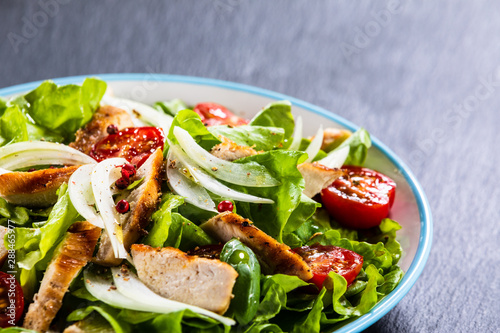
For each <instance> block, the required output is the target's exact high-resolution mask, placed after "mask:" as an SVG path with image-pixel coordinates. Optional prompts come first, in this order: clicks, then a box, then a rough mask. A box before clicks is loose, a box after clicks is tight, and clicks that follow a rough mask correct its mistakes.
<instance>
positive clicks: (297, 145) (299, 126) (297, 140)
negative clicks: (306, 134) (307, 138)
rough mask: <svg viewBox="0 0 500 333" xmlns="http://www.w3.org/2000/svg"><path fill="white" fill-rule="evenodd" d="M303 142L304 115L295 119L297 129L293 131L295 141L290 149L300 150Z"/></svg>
mask: <svg viewBox="0 0 500 333" xmlns="http://www.w3.org/2000/svg"><path fill="white" fill-rule="evenodd" d="M301 142H302V117H301V116H298V117H297V120H296V121H295V129H294V131H293V141H292V144H291V145H290V147H288V150H299V148H300V143H301Z"/></svg>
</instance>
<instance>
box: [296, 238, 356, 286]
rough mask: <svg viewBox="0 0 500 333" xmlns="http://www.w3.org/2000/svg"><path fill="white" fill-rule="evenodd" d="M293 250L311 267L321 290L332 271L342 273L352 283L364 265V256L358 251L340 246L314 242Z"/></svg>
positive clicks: (315, 282) (314, 280) (312, 281)
mask: <svg viewBox="0 0 500 333" xmlns="http://www.w3.org/2000/svg"><path fill="white" fill-rule="evenodd" d="M293 251H294V252H295V253H297V254H299V255H300V256H301V257H302V258H304V261H305V262H306V263H307V264H308V265H309V267H311V270H312V273H313V278H312V279H311V280H309V282H311V283H314V284H315V285H316V286H317V287H318V289H320V290H321V288H322V287H323V282H324V281H325V279H326V277H327V276H328V273H330V272H331V271H333V272H335V273H337V274H339V275H341V276H343V277H344V279H346V281H347V285H350V284H351V283H352V282H353V281H354V279H356V276H358V274H359V272H360V271H361V268H362V267H363V257H362V256H360V255H359V254H357V253H356V252H353V251H350V250H346V249H343V248H341V247H338V246H331V245H329V246H323V245H320V244H314V245H311V246H302V247H298V248H296V249H293Z"/></svg>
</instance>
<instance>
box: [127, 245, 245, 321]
mask: <svg viewBox="0 0 500 333" xmlns="http://www.w3.org/2000/svg"><path fill="white" fill-rule="evenodd" d="M132 257H133V258H134V265H135V268H136V269H137V275H138V276H139V278H140V279H141V281H142V282H143V283H144V284H145V285H146V286H147V287H148V288H149V289H151V290H153V291H154V292H155V293H157V294H159V295H161V296H163V297H166V298H169V299H172V300H175V301H179V302H183V303H186V304H191V305H196V306H199V307H202V308H204V309H207V310H210V311H213V312H216V313H219V314H223V313H224V312H226V310H227V308H228V307H229V303H230V301H231V298H232V297H233V295H232V290H233V286H234V283H235V282H236V278H237V277H238V273H237V272H236V270H234V268H232V267H231V266H230V265H229V264H227V263H225V262H222V261H220V260H217V259H206V258H200V257H197V256H190V255H187V254H186V253H184V252H182V251H181V250H179V249H176V248H172V247H164V248H152V247H151V246H148V245H142V244H134V245H132Z"/></svg>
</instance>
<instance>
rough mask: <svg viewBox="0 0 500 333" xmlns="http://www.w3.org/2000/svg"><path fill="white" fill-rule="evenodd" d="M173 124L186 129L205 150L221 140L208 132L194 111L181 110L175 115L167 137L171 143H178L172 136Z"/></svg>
mask: <svg viewBox="0 0 500 333" xmlns="http://www.w3.org/2000/svg"><path fill="white" fill-rule="evenodd" d="M175 126H179V127H180V128H182V129H185V130H186V131H188V132H189V134H191V136H192V137H193V139H195V140H196V142H197V143H198V144H199V145H200V146H202V147H203V148H205V149H206V150H210V149H211V148H212V147H213V146H215V145H216V144H218V143H220V142H221V141H220V140H219V139H217V137H216V136H215V135H213V134H212V133H210V132H209V130H208V129H207V128H206V127H205V125H203V123H202V121H201V118H200V116H199V115H198V114H197V113H196V112H194V111H191V110H182V111H179V112H178V113H177V114H176V115H175V117H174V120H173V121H172V126H171V127H170V132H169V133H168V139H169V140H170V141H171V142H172V143H178V141H177V139H176V138H175V136H174V127H175Z"/></svg>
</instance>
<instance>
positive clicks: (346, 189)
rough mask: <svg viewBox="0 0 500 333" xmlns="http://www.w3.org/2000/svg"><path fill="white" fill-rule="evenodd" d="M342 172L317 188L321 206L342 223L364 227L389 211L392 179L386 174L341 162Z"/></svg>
mask: <svg viewBox="0 0 500 333" xmlns="http://www.w3.org/2000/svg"><path fill="white" fill-rule="evenodd" d="M342 170H343V171H344V175H343V176H341V177H339V178H338V179H336V180H335V181H334V182H333V184H332V185H330V186H329V187H327V188H325V189H324V190H323V191H322V192H321V198H322V201H323V204H324V206H325V207H326V209H327V210H328V212H329V213H330V215H331V216H332V217H333V218H334V219H335V220H336V221H337V222H339V223H341V224H342V225H344V226H346V227H349V228H353V229H368V228H371V227H375V226H377V225H379V224H380V222H381V221H382V219H384V218H386V217H387V216H388V215H389V210H390V208H391V206H392V204H393V203H394V197H395V195H396V183H395V182H394V181H393V180H392V179H390V178H389V177H387V176H385V175H383V174H381V173H379V172H377V171H374V170H371V169H368V168H362V167H357V166H344V167H343V168H342Z"/></svg>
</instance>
